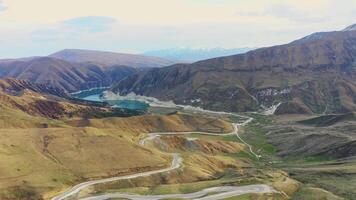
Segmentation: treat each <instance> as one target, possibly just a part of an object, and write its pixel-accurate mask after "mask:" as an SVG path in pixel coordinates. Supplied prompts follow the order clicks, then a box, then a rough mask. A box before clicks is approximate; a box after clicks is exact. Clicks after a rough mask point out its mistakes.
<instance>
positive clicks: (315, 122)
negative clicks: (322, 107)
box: [299, 113, 356, 127]
mask: <svg viewBox="0 0 356 200" xmlns="http://www.w3.org/2000/svg"><path fill="white" fill-rule="evenodd" d="M344 120H356V116H355V114H354V113H348V114H338V115H336V114H335V115H323V116H320V117H315V118H312V119H307V120H303V121H299V123H301V124H305V125H311V126H319V127H321V126H331V125H333V124H336V123H338V122H340V121H344Z"/></svg>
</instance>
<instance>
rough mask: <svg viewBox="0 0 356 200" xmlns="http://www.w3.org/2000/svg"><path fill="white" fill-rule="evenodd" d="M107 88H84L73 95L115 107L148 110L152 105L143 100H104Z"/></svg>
mask: <svg viewBox="0 0 356 200" xmlns="http://www.w3.org/2000/svg"><path fill="white" fill-rule="evenodd" d="M106 90H107V88H95V89H91V90H84V91H80V92H76V93H72V94H71V95H72V97H74V98H78V99H82V100H86V101H94V102H107V103H108V104H110V105H111V106H113V107H116V108H124V109H130V110H147V109H148V108H149V107H150V106H149V104H147V103H145V102H142V101H135V100H103V99H102V98H100V97H101V95H102V94H103V92H104V91H106Z"/></svg>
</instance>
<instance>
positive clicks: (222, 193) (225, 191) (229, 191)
mask: <svg viewBox="0 0 356 200" xmlns="http://www.w3.org/2000/svg"><path fill="white" fill-rule="evenodd" d="M274 192H277V191H275V190H274V189H273V188H271V187H270V186H268V185H247V186H221V187H212V188H207V189H204V190H201V191H199V192H193V193H188V194H166V195H137V194H129V193H112V194H103V195H98V196H94V197H88V198H83V199H81V200H105V199H110V198H125V199H131V200H161V199H195V200H217V199H225V198H229V197H233V196H238V195H242V194H248V193H274ZM211 193H217V194H212V195H209V194H211Z"/></svg>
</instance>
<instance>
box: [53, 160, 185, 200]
mask: <svg viewBox="0 0 356 200" xmlns="http://www.w3.org/2000/svg"><path fill="white" fill-rule="evenodd" d="M181 163H182V158H181V157H180V156H179V154H173V160H172V163H171V166H170V167H169V168H165V169H159V170H154V171H148V172H141V173H137V174H131V175H126V176H119V177H111V178H106V179H100V180H94V181H87V182H83V183H80V184H78V185H76V186H74V187H72V188H71V189H70V190H68V191H66V192H64V193H62V194H61V195H58V196H56V197H53V198H52V200H63V199H66V198H68V197H70V196H72V195H75V194H77V193H79V192H80V191H81V190H83V189H85V188H87V187H89V186H92V185H96V184H100V183H109V182H113V181H119V180H126V179H133V178H137V177H145V176H150V175H153V174H159V173H163V172H168V171H171V170H175V169H178V168H179V167H180V166H181Z"/></svg>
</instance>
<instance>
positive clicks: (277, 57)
mask: <svg viewBox="0 0 356 200" xmlns="http://www.w3.org/2000/svg"><path fill="white" fill-rule="evenodd" d="M355 80H356V31H339V32H328V33H316V34H313V35H311V36H308V37H305V38H302V39H300V40H297V41H294V42H291V43H289V44H286V45H280V46H274V47H269V48H261V49H257V50H254V51H250V52H248V53H246V54H240V55H235V56H228V57H222V58H215V59H210V60H204V61H200V62H197V63H193V64H178V65H173V66H170V67H165V68H160V69H153V70H149V71H146V72H141V73H137V74H135V75H132V76H129V77H128V78H126V79H124V80H122V81H120V82H118V83H117V84H115V85H114V86H113V87H112V91H114V92H119V93H121V94H127V93H130V92H134V93H136V94H140V95H146V96H153V97H156V98H159V99H161V100H174V101H175V102H176V103H182V104H191V105H195V106H200V107H203V108H208V109H213V110H226V111H251V110H256V109H257V108H258V106H259V105H261V104H262V105H265V106H269V105H271V104H273V103H276V102H286V101H292V100H294V101H298V102H301V103H302V104H304V105H305V106H307V107H308V109H310V110H312V111H313V112H316V113H320V112H323V111H324V110H325V107H328V110H327V111H328V112H346V111H350V110H356V104H355V102H356V82H355ZM195 99H199V102H197V101H194V100H195Z"/></svg>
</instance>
